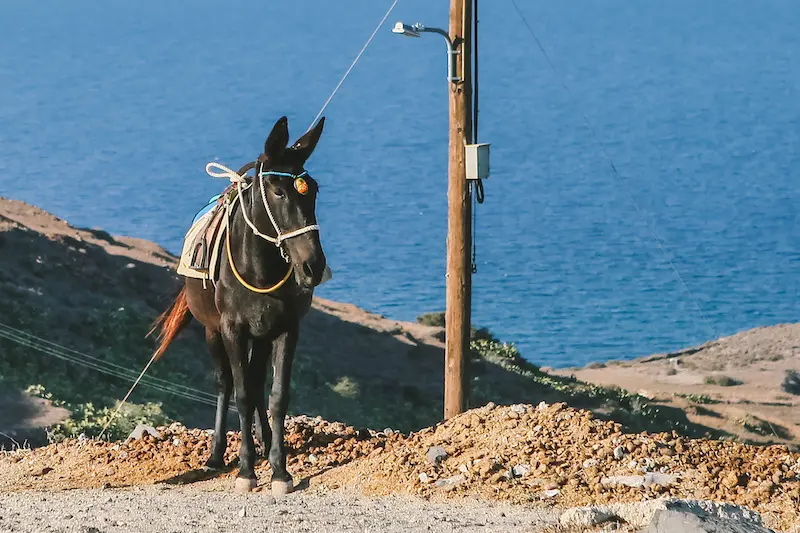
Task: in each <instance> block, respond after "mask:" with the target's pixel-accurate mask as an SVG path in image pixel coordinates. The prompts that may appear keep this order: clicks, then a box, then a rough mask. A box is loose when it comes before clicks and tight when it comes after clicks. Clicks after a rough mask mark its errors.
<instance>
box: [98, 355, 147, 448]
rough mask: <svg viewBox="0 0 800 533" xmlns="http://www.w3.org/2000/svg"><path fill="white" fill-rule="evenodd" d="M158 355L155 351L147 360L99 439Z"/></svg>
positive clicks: (100, 436)
mask: <svg viewBox="0 0 800 533" xmlns="http://www.w3.org/2000/svg"><path fill="white" fill-rule="evenodd" d="M157 355H158V352H155V353H154V354H153V357H151V358H150V361H148V362H147V364H146V365H145V367H144V368H143V369H142V372H141V374H139V377H138V378H136V381H134V382H133V385H131V388H130V390H128V394H126V395H125V397H124V398H123V399H122V401H121V402H119V405H118V406H117V408H116V409H114V412H113V413H111V416H110V417H109V418H108V422H106V425H104V426H103V431H101V432H100V435H98V436H97V439H98V440H99V439H102V438H103V435H104V434H105V432H106V430H107V429H108V426H110V425H111V422H113V421H114V418H116V416H117V413H119V410H120V409H122V406H123V405H125V402H127V401H128V398H130V397H131V394H132V393H133V389H135V388H136V385H138V384H139V382H140V381H141V380H142V378H143V377H144V375H145V373H146V372H147V371H148V370H149V369H150V365H152V364H153V361H155V360H156V356H157Z"/></svg>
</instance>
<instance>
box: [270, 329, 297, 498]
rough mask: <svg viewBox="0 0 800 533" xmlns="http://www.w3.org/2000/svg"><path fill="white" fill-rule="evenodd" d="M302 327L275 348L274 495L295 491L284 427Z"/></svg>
mask: <svg viewBox="0 0 800 533" xmlns="http://www.w3.org/2000/svg"><path fill="white" fill-rule="evenodd" d="M297 337H298V325H297V324H295V325H294V326H293V327H292V328H291V329H290V330H289V331H287V332H286V333H283V334H281V335H280V336H279V337H278V338H277V339H275V341H274V343H273V345H272V364H273V367H274V371H275V377H274V378H273V380H272V391H271V392H270V395H269V423H270V425H271V426H272V446H270V450H269V463H270V465H272V492H273V493H274V494H277V495H281V494H286V493H289V492H291V491H292V489H293V488H294V485H293V483H292V476H291V475H289V472H287V471H286V449H285V447H284V442H283V440H284V427H283V423H284V420H285V418H286V411H287V409H288V408H289V382H290V379H291V375H292V359H293V358H294V351H295V348H296V347H297Z"/></svg>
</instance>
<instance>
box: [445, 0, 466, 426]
mask: <svg viewBox="0 0 800 533" xmlns="http://www.w3.org/2000/svg"><path fill="white" fill-rule="evenodd" d="M472 1H473V0H451V1H450V37H451V38H452V39H453V42H454V45H455V46H456V48H457V49H458V50H459V51H460V52H461V53H460V54H458V56H457V58H456V72H457V73H458V75H459V76H460V77H461V81H460V82H457V83H451V84H449V86H450V163H449V171H448V187H447V204H448V208H447V309H446V312H445V328H446V333H445V334H446V338H445V378H444V418H445V419H448V418H451V417H453V416H455V415H457V414H459V413H461V412H463V411H464V408H465V398H466V395H467V387H468V380H467V376H466V365H467V357H468V354H469V341H470V315H471V307H472V265H471V264H470V255H469V253H470V244H471V243H470V241H471V238H472V237H471V235H472V220H471V211H472V204H471V197H470V192H469V184H468V183H467V174H466V153H465V148H464V147H465V146H466V144H467V143H469V142H470V141H471V137H472V129H471V128H472V72H471V42H472V16H473V15H472Z"/></svg>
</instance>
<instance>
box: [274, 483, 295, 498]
mask: <svg viewBox="0 0 800 533" xmlns="http://www.w3.org/2000/svg"><path fill="white" fill-rule="evenodd" d="M293 490H294V484H293V483H292V482H291V480H290V481H273V482H272V495H273V496H286V495H287V494H289V493H290V492H292V491H293Z"/></svg>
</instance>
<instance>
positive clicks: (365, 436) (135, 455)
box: [0, 416, 401, 492]
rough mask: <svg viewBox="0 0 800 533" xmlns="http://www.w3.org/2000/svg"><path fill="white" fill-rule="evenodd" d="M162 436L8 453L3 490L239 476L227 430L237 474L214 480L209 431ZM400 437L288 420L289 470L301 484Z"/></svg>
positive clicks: (0, 482) (2, 463) (235, 440)
mask: <svg viewBox="0 0 800 533" xmlns="http://www.w3.org/2000/svg"><path fill="white" fill-rule="evenodd" d="M157 431H158V433H159V436H158V437H155V436H152V435H145V436H144V437H143V438H141V439H136V440H129V441H124V442H103V441H98V440H88V439H68V440H65V441H62V442H60V443H58V444H53V445H50V446H47V447H43V448H39V449H36V450H17V451H15V452H6V453H5V454H4V455H3V456H0V492H3V491H18V490H31V489H34V490H53V489H58V490H64V489H75V488H103V487H105V488H110V487H127V486H134V485H148V484H153V483H162V482H165V483H187V482H194V481H201V480H204V479H210V476H217V475H222V476H224V477H230V476H233V475H234V473H235V464H236V462H237V460H238V450H239V446H240V443H241V441H240V434H239V433H238V432H232V431H231V432H228V448H227V449H226V451H225V462H226V464H228V465H231V468H230V469H228V471H226V472H224V473H222V474H216V473H215V474H209V473H206V472H205V471H203V465H204V463H205V461H206V459H208V457H209V455H210V453H211V436H212V435H213V432H212V431H211V430H200V429H188V428H186V427H184V426H183V425H181V424H178V423H175V424H172V425H170V426H168V427H161V428H158V429H157ZM400 439H401V436H400V434H399V433H395V432H375V431H369V430H364V429H362V430H356V429H355V428H353V427H352V426H346V425H345V424H342V423H339V422H333V423H331V422H326V421H324V420H322V419H321V418H310V417H307V416H298V417H290V418H288V419H287V421H286V445H287V454H288V465H289V470H290V471H291V472H292V474H293V475H294V476H295V477H296V478H297V479H307V478H309V477H312V476H316V475H318V474H319V473H321V472H323V471H325V470H327V469H329V468H332V467H335V466H338V465H341V464H346V463H348V462H350V461H352V460H354V459H358V458H361V457H365V456H368V455H369V454H370V453H372V452H374V451H375V450H376V449H378V448H381V447H383V446H386V445H387V443H392V442H395V441H399V440H400ZM256 470H257V473H258V475H259V478H260V480H261V482H262V483H263V482H265V481H268V480H269V472H270V467H269V463H268V462H267V461H263V462H261V464H260V465H259V466H258V467H257V469H256Z"/></svg>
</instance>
